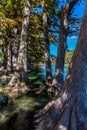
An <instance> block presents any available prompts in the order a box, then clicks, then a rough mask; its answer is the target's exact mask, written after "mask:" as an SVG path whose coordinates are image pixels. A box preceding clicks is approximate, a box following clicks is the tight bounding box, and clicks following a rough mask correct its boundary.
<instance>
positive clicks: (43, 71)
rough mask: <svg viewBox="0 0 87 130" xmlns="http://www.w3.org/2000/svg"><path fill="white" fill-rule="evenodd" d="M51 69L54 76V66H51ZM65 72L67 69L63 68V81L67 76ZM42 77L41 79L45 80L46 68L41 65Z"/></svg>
mask: <svg viewBox="0 0 87 130" xmlns="http://www.w3.org/2000/svg"><path fill="white" fill-rule="evenodd" d="M51 68H52V75H54V72H55V64H52V65H51ZM67 71H68V69H67V68H65V69H64V74H63V75H64V79H65V77H66V75H67ZM42 75H43V77H42V78H43V79H45V77H46V66H45V65H42Z"/></svg>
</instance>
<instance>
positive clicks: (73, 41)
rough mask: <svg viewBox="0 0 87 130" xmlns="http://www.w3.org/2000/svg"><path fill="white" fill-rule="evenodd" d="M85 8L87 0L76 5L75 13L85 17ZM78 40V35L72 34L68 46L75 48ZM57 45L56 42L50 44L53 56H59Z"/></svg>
mask: <svg viewBox="0 0 87 130" xmlns="http://www.w3.org/2000/svg"><path fill="white" fill-rule="evenodd" d="M84 10H85V2H84V1H83V2H82V3H81V4H80V5H78V4H77V5H76V6H75V7H74V14H76V15H77V16H78V17H79V18H83V15H84ZM77 42H78V37H76V36H71V37H68V38H67V46H68V48H67V49H68V50H74V49H75V48H76V45H77ZM57 48H58V47H57V45H56V44H51V45H50V53H51V55H53V56H57Z"/></svg>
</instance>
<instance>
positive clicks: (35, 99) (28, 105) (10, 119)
mask: <svg viewBox="0 0 87 130" xmlns="http://www.w3.org/2000/svg"><path fill="white" fill-rule="evenodd" d="M0 97H1V98H0V100H4V98H3V96H1V95H0ZM2 98H3V99H2ZM50 100H51V98H49V97H46V96H43V95H42V96H41V95H35V94H34V95H31V96H29V95H27V96H23V97H22V98H18V99H14V100H11V99H9V100H8V103H6V104H2V103H0V105H1V108H0V109H1V110H0V111H1V113H0V130H34V127H35V124H34V114H35V113H37V112H38V110H40V109H41V108H43V107H44V106H45V105H46V104H47V103H48V102H49V101H50Z"/></svg>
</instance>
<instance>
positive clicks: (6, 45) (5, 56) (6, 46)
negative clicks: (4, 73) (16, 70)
mask: <svg viewBox="0 0 87 130" xmlns="http://www.w3.org/2000/svg"><path fill="white" fill-rule="evenodd" d="M7 53H8V41H7V38H5V44H4V48H3V66H4V69H7Z"/></svg>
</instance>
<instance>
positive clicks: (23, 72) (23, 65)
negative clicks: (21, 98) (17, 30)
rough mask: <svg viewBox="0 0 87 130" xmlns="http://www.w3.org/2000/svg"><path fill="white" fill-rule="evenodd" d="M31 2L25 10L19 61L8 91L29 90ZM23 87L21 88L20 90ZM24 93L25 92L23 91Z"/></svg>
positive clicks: (29, 0)
mask: <svg viewBox="0 0 87 130" xmlns="http://www.w3.org/2000/svg"><path fill="white" fill-rule="evenodd" d="M30 7H31V0H26V3H25V9H24V22H23V25H22V32H21V42H20V47H19V54H18V61H17V67H16V72H15V73H14V75H13V76H12V79H11V81H10V82H9V84H8V85H7V87H6V89H7V90H8V89H13V88H12V87H14V88H16V89H17V91H19V90H22V87H21V86H24V87H25V91H26V90H28V88H27V86H26V85H27V84H28V83H29V82H28V71H27V40H28V29H29V18H30ZM20 87H21V88H20ZM23 91H24V90H23Z"/></svg>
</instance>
